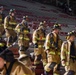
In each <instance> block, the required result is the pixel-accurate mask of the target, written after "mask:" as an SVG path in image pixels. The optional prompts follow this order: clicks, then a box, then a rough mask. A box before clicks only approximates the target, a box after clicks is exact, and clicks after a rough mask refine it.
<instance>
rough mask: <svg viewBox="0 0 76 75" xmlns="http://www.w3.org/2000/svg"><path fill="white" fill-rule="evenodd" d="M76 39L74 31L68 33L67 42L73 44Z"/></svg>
mask: <svg viewBox="0 0 76 75" xmlns="http://www.w3.org/2000/svg"><path fill="white" fill-rule="evenodd" d="M75 38H76V32H75V31H74V30H73V31H70V32H68V34H67V40H70V41H71V42H73V41H74V40H75Z"/></svg>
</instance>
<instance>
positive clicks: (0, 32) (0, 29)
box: [0, 6, 5, 38]
mask: <svg viewBox="0 0 76 75" xmlns="http://www.w3.org/2000/svg"><path fill="white" fill-rule="evenodd" d="M3 10H4V8H3V6H1V7H0V38H1V37H2V35H3V33H4V26H3V23H4V17H5V15H4V13H3Z"/></svg>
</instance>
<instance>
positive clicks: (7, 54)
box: [0, 49, 14, 62]
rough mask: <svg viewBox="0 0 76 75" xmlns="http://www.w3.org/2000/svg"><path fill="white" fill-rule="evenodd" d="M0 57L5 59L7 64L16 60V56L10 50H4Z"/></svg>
mask: <svg viewBox="0 0 76 75" xmlns="http://www.w3.org/2000/svg"><path fill="white" fill-rule="evenodd" d="M0 57H1V58H3V59H4V60H5V61H7V62H12V61H13V60H14V55H13V53H12V51H10V50H8V49H7V50H4V51H2V52H1V53H0Z"/></svg>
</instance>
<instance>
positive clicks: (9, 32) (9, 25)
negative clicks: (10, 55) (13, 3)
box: [4, 9, 17, 46]
mask: <svg viewBox="0 0 76 75" xmlns="http://www.w3.org/2000/svg"><path fill="white" fill-rule="evenodd" d="M13 14H15V10H14V9H11V10H10V12H9V15H8V16H6V17H5V20H4V29H5V32H6V37H7V46H10V45H11V44H12V43H13V42H14V41H16V32H15V30H14V29H15V27H16V25H17V21H16V17H15V15H14V16H13Z"/></svg>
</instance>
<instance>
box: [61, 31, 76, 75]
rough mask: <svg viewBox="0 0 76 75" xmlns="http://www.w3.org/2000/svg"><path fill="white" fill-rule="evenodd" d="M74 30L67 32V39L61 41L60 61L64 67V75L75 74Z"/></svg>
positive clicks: (75, 33) (75, 36)
mask: <svg viewBox="0 0 76 75" xmlns="http://www.w3.org/2000/svg"><path fill="white" fill-rule="evenodd" d="M75 38H76V32H75V31H71V32H68V35H67V40H66V41H64V42H63V44H62V47H61V63H62V66H64V67H65V71H66V72H65V74H64V75H76V67H75V66H76V47H75V43H74V41H75Z"/></svg>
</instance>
